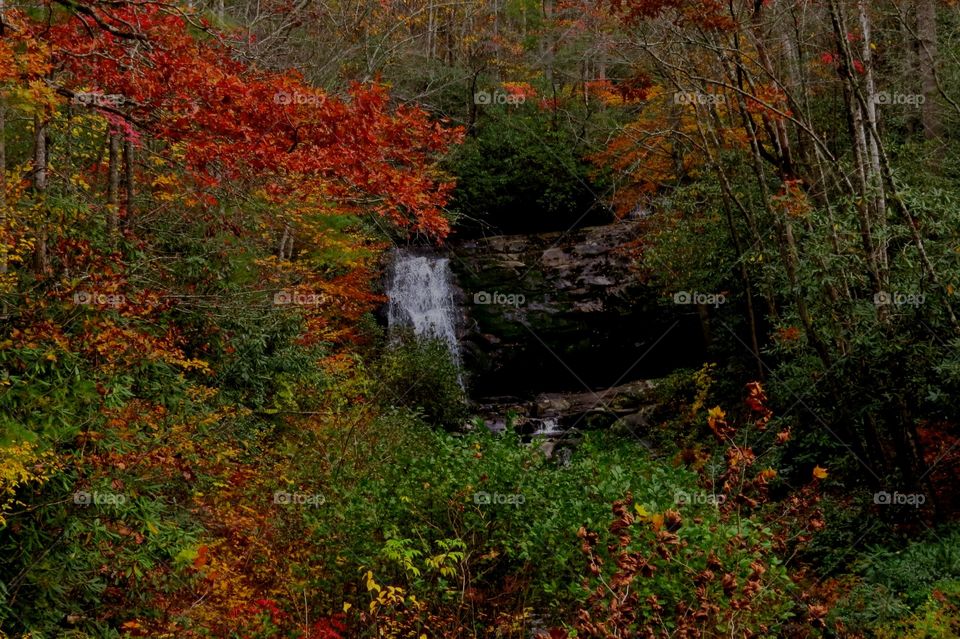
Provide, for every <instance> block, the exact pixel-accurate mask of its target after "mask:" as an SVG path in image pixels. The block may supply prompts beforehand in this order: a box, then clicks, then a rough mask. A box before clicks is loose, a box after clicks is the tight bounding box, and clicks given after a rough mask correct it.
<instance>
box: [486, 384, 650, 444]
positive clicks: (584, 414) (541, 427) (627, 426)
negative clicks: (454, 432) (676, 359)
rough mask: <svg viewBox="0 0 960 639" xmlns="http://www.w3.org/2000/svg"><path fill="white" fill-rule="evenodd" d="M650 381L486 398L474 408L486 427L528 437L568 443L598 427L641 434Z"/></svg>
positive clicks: (645, 431) (647, 426)
mask: <svg viewBox="0 0 960 639" xmlns="http://www.w3.org/2000/svg"><path fill="white" fill-rule="evenodd" d="M655 386H656V382H654V381H649V380H638V381H633V382H629V383H626V384H621V385H620V386H614V387H611V388H607V389H603V390H598V391H585V392H581V393H574V392H568V393H557V392H554V393H541V394H539V395H536V396H534V397H533V398H532V399H529V400H527V401H519V400H517V399H516V398H506V397H497V398H489V400H488V401H487V402H486V403H480V404H478V405H477V406H476V411H477V415H478V416H479V417H480V418H481V419H483V421H484V424H485V426H486V427H487V428H489V429H490V430H492V431H494V432H502V431H504V430H506V429H507V428H512V429H513V430H514V431H515V432H516V433H517V434H518V435H520V436H521V437H523V438H525V439H530V440H532V439H534V438H544V439H543V441H546V442H558V441H563V442H565V444H573V443H575V442H576V441H578V439H579V434H581V433H583V432H584V431H589V430H598V429H601V428H612V429H614V430H616V431H617V432H620V433H621V434H623V435H627V436H633V437H636V438H639V439H643V437H644V436H646V435H647V434H648V432H649V430H650V423H649V420H650V416H651V414H652V413H653V411H654V410H656V399H655V397H654V394H653V390H654V388H655ZM551 450H552V449H551ZM548 456H549V455H548Z"/></svg>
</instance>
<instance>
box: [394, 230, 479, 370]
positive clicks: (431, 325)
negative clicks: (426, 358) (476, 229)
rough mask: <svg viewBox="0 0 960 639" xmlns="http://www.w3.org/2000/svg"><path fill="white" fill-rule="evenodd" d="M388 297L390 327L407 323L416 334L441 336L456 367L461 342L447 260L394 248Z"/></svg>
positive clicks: (458, 362) (458, 361)
mask: <svg viewBox="0 0 960 639" xmlns="http://www.w3.org/2000/svg"><path fill="white" fill-rule="evenodd" d="M387 298H388V300H389V303H388V306H387V321H388V323H389V325H390V328H391V329H393V328H395V327H399V326H406V327H409V328H412V329H413V332H414V333H415V334H416V335H419V336H423V337H435V338H438V339H442V340H443V341H444V342H446V343H447V347H448V348H449V349H450V353H451V355H453V359H454V362H455V363H456V364H457V366H458V367H459V365H460V344H459V342H458V341H457V330H456V315H455V313H456V305H455V303H454V299H453V275H452V273H451V271H450V260H448V259H447V258H445V257H435V256H424V255H415V254H412V253H410V252H408V251H404V250H402V249H397V250H396V251H395V252H394V258H393V276H392V278H391V280H390V284H389V286H388V288H387ZM462 385H463V384H462V380H461V386H462Z"/></svg>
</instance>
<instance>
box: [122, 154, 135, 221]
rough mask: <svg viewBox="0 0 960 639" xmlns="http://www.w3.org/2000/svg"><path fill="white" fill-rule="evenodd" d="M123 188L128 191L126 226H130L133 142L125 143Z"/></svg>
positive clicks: (132, 186)
mask: <svg viewBox="0 0 960 639" xmlns="http://www.w3.org/2000/svg"><path fill="white" fill-rule="evenodd" d="M123 186H124V191H126V198H125V199H126V216H125V218H124V226H129V225H130V223H131V222H132V221H133V196H134V183H133V142H132V141H130V140H125V141H124V143H123Z"/></svg>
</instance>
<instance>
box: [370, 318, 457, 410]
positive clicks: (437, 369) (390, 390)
mask: <svg viewBox="0 0 960 639" xmlns="http://www.w3.org/2000/svg"><path fill="white" fill-rule="evenodd" d="M377 372H378V373H379V379H380V383H381V386H380V387H381V395H380V396H381V401H382V402H383V403H384V404H385V405H389V406H401V407H407V408H411V409H413V410H416V411H418V412H420V414H422V415H423V418H424V419H425V420H426V421H427V422H429V423H430V424H433V425H437V426H444V427H447V428H459V427H460V426H461V425H462V423H463V421H464V419H465V418H466V415H467V410H466V409H467V396H466V392H465V391H464V388H463V386H462V383H461V379H462V378H461V372H460V369H459V364H458V363H457V362H456V361H454V358H453V355H452V354H451V353H450V350H449V348H448V347H447V344H446V342H444V341H443V340H439V339H433V338H422V337H416V336H413V335H409V334H407V335H402V336H401V337H400V339H398V340H397V341H396V342H395V343H394V344H392V345H390V346H389V347H388V348H387V349H386V351H385V352H384V355H383V357H382V358H381V360H380V362H379V366H378V370H377Z"/></svg>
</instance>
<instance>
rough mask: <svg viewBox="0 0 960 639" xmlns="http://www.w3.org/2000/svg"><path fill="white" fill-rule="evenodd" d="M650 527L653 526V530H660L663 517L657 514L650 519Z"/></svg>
mask: <svg viewBox="0 0 960 639" xmlns="http://www.w3.org/2000/svg"><path fill="white" fill-rule="evenodd" d="M650 525H651V526H653V529H654V530H660V529H661V528H663V515H661V514H659V513H657V514H656V515H653V516H652V517H650Z"/></svg>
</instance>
